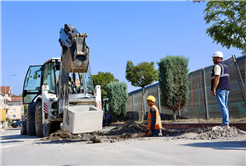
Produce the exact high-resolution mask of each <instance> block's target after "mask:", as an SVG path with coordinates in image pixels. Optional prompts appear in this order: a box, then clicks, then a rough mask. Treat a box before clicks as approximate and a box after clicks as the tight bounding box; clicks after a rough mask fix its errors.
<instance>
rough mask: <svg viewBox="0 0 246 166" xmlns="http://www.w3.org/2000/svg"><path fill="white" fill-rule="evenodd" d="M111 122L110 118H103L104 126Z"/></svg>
mask: <svg viewBox="0 0 246 166" xmlns="http://www.w3.org/2000/svg"><path fill="white" fill-rule="evenodd" d="M110 123H111V120H110V119H103V127H104V126H105V124H106V126H108V125H109V124H110Z"/></svg>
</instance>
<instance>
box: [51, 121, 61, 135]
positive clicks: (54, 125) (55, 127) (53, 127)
mask: <svg viewBox="0 0 246 166" xmlns="http://www.w3.org/2000/svg"><path fill="white" fill-rule="evenodd" d="M60 125H61V122H53V123H51V124H50V132H49V133H55V132H57V131H58V130H60V128H61V127H60Z"/></svg>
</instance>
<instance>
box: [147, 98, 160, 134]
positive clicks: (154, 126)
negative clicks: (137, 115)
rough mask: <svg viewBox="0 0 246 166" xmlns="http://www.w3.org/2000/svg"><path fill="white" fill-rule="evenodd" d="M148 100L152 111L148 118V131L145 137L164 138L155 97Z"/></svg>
mask: <svg viewBox="0 0 246 166" xmlns="http://www.w3.org/2000/svg"><path fill="white" fill-rule="evenodd" d="M146 100H147V104H148V106H150V109H149V113H148V117H147V130H146V131H145V135H146V136H148V137H151V136H162V131H161V129H162V124H161V117H160V113H159V111H158V108H157V107H156V106H155V97H154V96H152V95H150V96H148V98H146Z"/></svg>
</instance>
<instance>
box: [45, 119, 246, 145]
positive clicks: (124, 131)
mask: <svg viewBox="0 0 246 166" xmlns="http://www.w3.org/2000/svg"><path fill="white" fill-rule="evenodd" d="M146 129H147V123H146V122H145V123H140V124H138V123H135V122H134V121H132V120H129V121H126V122H125V123H124V124H122V125H121V126H117V127H116V128H113V129H112V130H110V131H109V132H107V133H103V132H91V133H81V134H71V133H70V132H68V131H67V130H65V129H61V130H58V131H57V132H55V133H52V134H50V135H49V137H48V138H44V139H41V140H42V141H45V140H48V141H61V140H66V141H69V140H79V141H82V140H83V141H88V142H93V143H102V142H116V141H122V140H125V139H130V138H139V137H144V136H145V130H146ZM162 134H163V137H164V138H165V139H191V140H193V139H194V140H195V139H219V138H234V137H239V136H241V135H242V134H243V135H245V134H246V132H244V131H242V130H238V129H237V128H236V127H231V128H230V129H226V128H223V127H220V126H215V127H202V128H190V129H185V130H179V129H164V128H163V129H162Z"/></svg>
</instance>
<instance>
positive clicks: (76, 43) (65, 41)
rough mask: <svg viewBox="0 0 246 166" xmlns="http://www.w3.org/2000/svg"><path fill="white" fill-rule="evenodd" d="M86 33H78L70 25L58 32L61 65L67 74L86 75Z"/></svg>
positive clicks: (87, 59)
mask: <svg viewBox="0 0 246 166" xmlns="http://www.w3.org/2000/svg"><path fill="white" fill-rule="evenodd" d="M87 36H88V35H87V34H86V33H84V34H83V33H79V32H78V30H77V29H76V28H74V27H72V26H71V25H70V24H65V25H64V28H61V30H60V38H59V42H60V45H61V47H62V57H61V60H62V65H63V66H64V67H65V68H66V70H67V72H68V73H75V72H77V73H86V72H87V70H88V65H89V47H87V45H86V42H85V39H86V37H87Z"/></svg>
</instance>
